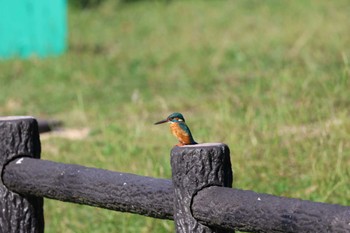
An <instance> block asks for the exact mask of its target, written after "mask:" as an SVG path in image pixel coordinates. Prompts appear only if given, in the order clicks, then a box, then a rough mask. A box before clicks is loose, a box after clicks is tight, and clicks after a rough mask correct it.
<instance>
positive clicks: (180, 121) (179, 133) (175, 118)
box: [154, 112, 197, 146]
mask: <svg viewBox="0 0 350 233" xmlns="http://www.w3.org/2000/svg"><path fill="white" fill-rule="evenodd" d="M166 122H169V123H170V131H171V132H172V134H173V135H174V136H175V137H176V138H177V139H178V140H179V143H178V144H176V146H184V145H193V144H197V142H196V141H195V140H194V139H193V137H192V134H191V131H190V128H188V126H187V125H186V123H185V118H184V117H183V115H182V114H181V113H179V112H174V113H172V114H170V115H169V116H168V117H167V118H166V119H164V120H161V121H158V122H156V123H154V124H155V125H158V124H163V123H166Z"/></svg>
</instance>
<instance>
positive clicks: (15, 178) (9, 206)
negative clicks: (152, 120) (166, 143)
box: [0, 117, 350, 233]
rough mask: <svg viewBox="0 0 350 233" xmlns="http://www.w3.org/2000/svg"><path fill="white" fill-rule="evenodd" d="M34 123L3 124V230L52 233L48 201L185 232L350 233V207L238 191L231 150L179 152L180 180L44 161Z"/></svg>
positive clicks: (175, 161)
mask: <svg viewBox="0 0 350 233" xmlns="http://www.w3.org/2000/svg"><path fill="white" fill-rule="evenodd" d="M39 157H40V140H39V133H38V127H37V123H36V120H35V119H34V118H31V117H16V118H13V117H10V118H0V168H1V174H2V175H1V178H2V179H1V183H0V210H2V211H0V232H16V233H17V232H23V233H28V232H33V233H34V232H36V233H37V232H44V218H43V197H47V198H52V199H56V200H61V201H67V202H73V203H79V204H85V205H91V206H95V207H101V208H106V209H111V210H116V211H124V212H131V213H137V214H141V215H145V216H150V217H154V218H161V219H173V220H174V221H175V229H176V231H177V232H181V233H182V232H206V233H207V232H208V233H210V232H220V233H221V232H223V233H226V232H233V231H234V230H241V231H249V232H350V207H347V206H340V205H333V204H326V203H317V202H311V201H303V200H299V199H293V198H284V197H277V196H273V195H268V194H260V193H255V192H253V191H245V190H238V189H232V188H230V187H231V183H232V171H231V163H230V157H229V149H228V147H227V146H226V145H224V144H199V145H197V146H187V147H175V148H173V150H172V151H171V166H172V180H166V179H157V178H151V177H144V176H138V175H134V174H128V173H120V172H112V171H107V170H103V169H97V168H88V167H84V166H80V165H71V164H63V163H57V162H51V161H46V160H40V159H38V158H39Z"/></svg>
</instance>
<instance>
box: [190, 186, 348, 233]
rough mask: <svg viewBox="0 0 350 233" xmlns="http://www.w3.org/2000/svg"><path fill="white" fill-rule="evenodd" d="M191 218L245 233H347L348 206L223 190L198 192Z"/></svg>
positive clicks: (219, 188)
mask: <svg viewBox="0 0 350 233" xmlns="http://www.w3.org/2000/svg"><path fill="white" fill-rule="evenodd" d="M192 212H193V216H194V217H195V218H196V219H200V221H201V222H202V223H205V224H208V225H211V226H219V227H222V228H224V229H236V230H240V231H245V232H266V233H274V232H276V233H277V232H296V233H297V232H298V233H307V232H318V233H323V232H324V233H326V232H328V233H329V232H334V233H338V232H344V233H345V232H350V207H349V206H341V205H333V204H327V203H319V202H311V201H305V200H300V199H295V198H286V197H278V196H274V195H269V194H262V193H256V192H253V191H249V190H238V189H231V188H224V187H215V186H212V187H208V188H206V189H203V190H202V191H200V192H198V193H197V195H196V196H195V197H194V200H193V205H192Z"/></svg>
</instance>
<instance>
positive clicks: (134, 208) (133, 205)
mask: <svg viewBox="0 0 350 233" xmlns="http://www.w3.org/2000/svg"><path fill="white" fill-rule="evenodd" d="M33 171H35V172H33ZM3 180H4V183H5V184H6V186H7V187H8V188H10V189H11V190H14V191H16V192H19V193H22V194H26V195H35V196H38V197H47V198H52V199H56V200H61V201H66V202H72V203H79V204H84V205H90V206H95V207H101V208H105V209H111V210H116V211H125V212H130V213H136V214H142V215H146V216H150V217H154V218H161V219H172V218H173V186H172V183H171V180H166V179H157V178H151V177H145V176H138V175H134V174H128V173H121V172H113V171H107V170H103V169H97V168H89V167H84V166H80V165H74V164H63V163H56V162H51V161H47V160H37V159H30V158H20V159H17V160H14V161H12V162H11V163H9V164H8V165H7V166H6V168H5V170H4V175H3Z"/></svg>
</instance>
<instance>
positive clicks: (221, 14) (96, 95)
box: [0, 0, 350, 233]
mask: <svg viewBox="0 0 350 233" xmlns="http://www.w3.org/2000/svg"><path fill="white" fill-rule="evenodd" d="M114 2H115V1H105V2H104V3H103V4H102V5H100V6H99V7H98V8H92V9H87V10H84V11H78V10H77V9H70V11H69V41H68V44H69V50H68V51H67V53H66V54H64V55H63V56H60V57H53V58H47V59H37V58H32V59H29V60H17V59H12V60H2V61H1V62H0V70H1V72H0V81H1V84H0V115H34V116H36V117H41V118H54V119H60V120H63V121H64V122H65V125H66V127H67V128H84V127H88V128H90V130H91V131H90V134H89V136H88V137H87V138H85V139H84V140H75V141H73V140H68V139H64V138H50V139H45V140H43V141H42V146H43V152H42V158H43V159H49V160H54V161H59V162H64V163H77V164H81V165H86V166H93V167H99V168H105V169H110V170H115V171H122V172H129V173H135V174H139V175H147V176H153V177H162V178H170V176H171V170H170V165H169V163H170V162H169V151H170V149H171V147H172V146H173V145H174V144H176V140H175V139H174V138H173V136H172V135H171V134H170V133H169V131H168V128H167V126H154V125H153V123H154V122H156V121H158V120H160V119H163V118H164V117H166V116H167V115H168V114H170V113H172V112H174V111H179V112H182V113H183V114H184V115H185V118H186V120H187V122H188V125H189V126H190V128H191V129H192V133H193V135H194V137H195V139H196V140H197V141H198V142H224V143H226V144H228V145H229V147H230V149H231V160H232V166H233V170H234V175H235V179H234V187H236V188H241V189H250V190H254V191H257V192H263V193H270V194H275V195H282V196H287V197H296V198H302V199H307V200H313V201H321V202H328V203H337V204H342V205H350V200H349V198H348V197H349V196H350V190H349V188H348V183H349V177H350V118H349V113H350V110H349V109H350V91H349V90H350V39H349V38H350V32H349V27H348V24H347V22H348V20H349V12H350V5H349V4H348V2H347V1H345V0H344V1H336V2H330V1H326V0H324V1H316V0H314V1H304V0H297V1H277V0H269V1H263V2H262V1H251V0H250V1H246V0H239V1H170V2H168V3H162V2H157V1H150V2H147V1H139V2H135V3H130V4H117V3H114ZM45 222H46V232H47V233H60V232H66V233H70V232H72V233H73V232H74V233H79V232H97V233H106V232H125V233H129V232H142V233H148V232H173V223H172V222H171V221H164V220H155V219H151V218H147V217H143V216H138V215H132V214H125V213H118V212H112V211H107V210H102V209H97V208H92V207H86V206H79V205H74V204H68V203H61V202H57V201H52V200H45Z"/></svg>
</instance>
